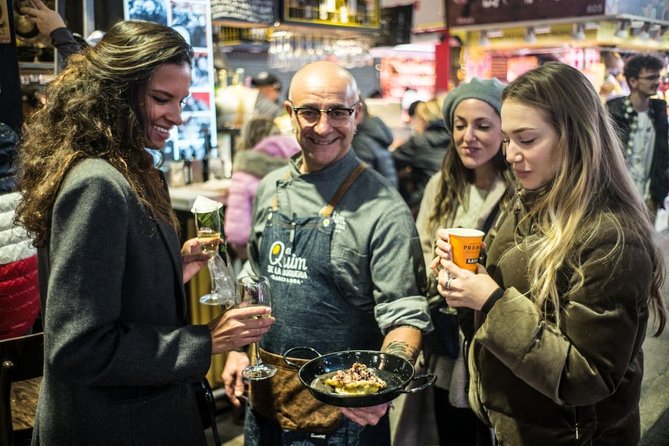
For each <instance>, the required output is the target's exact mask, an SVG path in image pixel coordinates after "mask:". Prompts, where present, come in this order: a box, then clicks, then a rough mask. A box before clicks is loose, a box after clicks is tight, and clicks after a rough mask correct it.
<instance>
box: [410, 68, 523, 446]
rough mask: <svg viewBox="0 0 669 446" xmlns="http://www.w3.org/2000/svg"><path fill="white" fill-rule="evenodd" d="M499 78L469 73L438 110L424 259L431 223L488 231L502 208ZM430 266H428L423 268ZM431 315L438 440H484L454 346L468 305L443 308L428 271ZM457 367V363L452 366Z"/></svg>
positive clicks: (466, 328) (428, 358) (423, 210)
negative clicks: (444, 135)
mask: <svg viewBox="0 0 669 446" xmlns="http://www.w3.org/2000/svg"><path fill="white" fill-rule="evenodd" d="M503 89H504V85H503V84H502V83H501V82H499V81H498V80H497V79H493V80H480V79H476V78H475V79H472V80H471V81H470V82H467V83H463V84H461V85H459V86H458V87H457V88H455V89H454V90H452V91H451V92H450V93H448V95H447V96H446V99H445V101H444V105H443V116H444V121H445V124H446V129H447V130H448V133H449V134H450V135H451V143H450V146H449V149H448V150H447V151H446V155H445V156H444V160H443V163H442V165H441V170H440V171H439V172H437V173H436V174H435V175H434V176H432V178H431V179H430V181H429V182H428V184H427V186H426V188H425V195H424V196H423V200H422V201H421V205H420V210H419V212H418V217H417V219H416V226H417V228H418V233H419V235H420V240H421V245H422V248H423V255H424V258H425V263H426V264H427V266H428V267H429V266H430V263H431V262H432V259H433V258H434V250H433V249H434V242H435V238H436V233H437V229H439V228H447V227H467V228H476V229H481V230H483V231H484V232H487V231H488V229H489V228H490V227H491V226H492V223H493V221H494V219H495V218H496V216H497V215H499V211H500V207H503V206H504V204H505V203H507V202H508V201H509V197H510V196H511V193H510V192H511V190H512V188H511V184H512V179H511V176H510V174H509V172H508V171H507V166H506V163H505V162H504V157H503V155H502V150H501V149H502V139H503V138H502V130H501V119H500V115H499V110H500V104H501V100H502V91H503ZM428 270H429V268H428ZM431 284H432V286H431V294H432V298H431V301H432V305H431V315H432V320H433V322H434V325H435V331H433V332H432V333H429V334H428V335H426V336H425V337H424V342H423V345H424V347H423V355H424V356H423V360H424V361H425V366H426V368H427V369H428V370H429V371H430V373H434V374H436V375H437V376H438V379H437V383H436V385H435V386H434V394H435V398H434V409H435V411H434V414H435V417H436V425H437V430H438V434H439V443H440V444H458V445H477V444H481V445H484V444H490V434H489V431H488V430H487V429H486V428H485V427H483V429H480V430H481V432H482V433H481V434H480V435H478V436H479V437H481V438H480V439H479V440H477V424H478V423H477V419H476V416H475V415H474V413H473V412H472V411H471V410H470V409H469V408H468V404H467V398H466V390H465V388H466V384H467V378H466V366H465V362H464V359H463V355H462V354H461V352H460V351H459V350H460V349H459V347H460V344H461V342H460V330H459V327H458V325H459V324H458V319H460V324H461V325H462V331H463V333H464V335H465V340H466V341H468V340H470V339H471V337H472V336H473V331H474V327H473V311H471V310H469V309H462V310H461V311H459V315H454V314H447V313H445V311H446V304H445V301H444V299H443V298H442V297H441V296H440V295H439V294H438V293H437V286H436V285H437V283H436V276H432V277H431ZM454 367H455V369H454Z"/></svg>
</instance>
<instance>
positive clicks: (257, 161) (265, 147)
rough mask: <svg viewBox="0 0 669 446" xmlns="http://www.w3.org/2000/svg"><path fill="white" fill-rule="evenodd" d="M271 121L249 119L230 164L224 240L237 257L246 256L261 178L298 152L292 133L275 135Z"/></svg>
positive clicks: (285, 162) (275, 131)
mask: <svg viewBox="0 0 669 446" xmlns="http://www.w3.org/2000/svg"><path fill="white" fill-rule="evenodd" d="M270 124H272V120H271V119H269V118H264V117H255V118H251V120H250V121H249V122H248V123H247V124H246V126H245V128H244V130H245V132H246V136H245V137H244V138H242V140H243V141H245V143H244V144H243V145H242V146H241V147H244V148H242V149H238V150H237V152H236V153H235V159H234V162H233V164H232V177H231V178H230V190H229V192H228V198H227V203H226V208H225V225H224V228H225V237H226V240H227V242H228V243H229V245H230V247H231V248H232V249H233V251H234V253H235V254H236V256H237V257H238V258H239V259H240V260H246V257H247V254H246V243H247V242H248V240H249V234H250V232H251V217H252V210H253V199H254V198H255V195H256V189H257V188H258V184H259V183H260V180H261V179H262V178H264V177H265V175H267V174H268V173H269V172H271V171H273V170H275V169H278V168H280V167H283V166H285V165H287V164H288V159H289V158H290V157H291V156H293V155H295V154H296V153H298V152H299V151H300V146H299V145H298V144H297V140H296V139H295V137H294V136H293V135H278V134H277V133H278V129H276V127H275V126H274V125H273V124H272V125H270ZM249 144H253V145H252V146H248V145H249Z"/></svg>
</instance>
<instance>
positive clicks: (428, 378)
mask: <svg viewBox="0 0 669 446" xmlns="http://www.w3.org/2000/svg"><path fill="white" fill-rule="evenodd" d="M420 379H425V380H426V382H425V384H423V385H421V386H418V387H414V388H413V389H409V390H406V389H401V390H400V392H401V393H416V392H420V391H421V390H423V389H427V388H428V387H430V386H431V385H432V384H434V383H435V381H437V375H432V374H427V375H418V376H414V377H413V378H412V379H411V381H418V380H420Z"/></svg>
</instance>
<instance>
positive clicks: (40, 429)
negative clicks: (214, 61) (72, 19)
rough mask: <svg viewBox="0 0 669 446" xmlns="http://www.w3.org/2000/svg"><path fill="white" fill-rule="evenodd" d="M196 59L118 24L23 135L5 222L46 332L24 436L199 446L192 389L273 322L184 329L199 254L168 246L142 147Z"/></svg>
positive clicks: (167, 122)
mask: <svg viewBox="0 0 669 446" xmlns="http://www.w3.org/2000/svg"><path fill="white" fill-rule="evenodd" d="M192 56H193V52H192V49H191V47H190V45H188V44H187V43H186V42H185V41H184V39H183V38H182V37H181V36H180V35H179V34H178V33H177V32H175V31H174V30H172V29H170V28H168V27H165V26H162V25H158V24H155V23H149V22H138V21H126V22H119V23H117V24H116V25H114V26H113V27H112V28H111V29H110V30H109V31H108V32H107V34H106V35H105V37H104V38H103V39H102V40H101V41H100V42H99V43H98V44H97V45H96V46H95V47H94V48H88V49H86V50H84V51H83V53H81V54H75V55H73V56H71V58H70V60H69V64H68V67H67V68H66V69H65V70H64V71H63V72H62V73H61V74H60V75H59V76H58V77H57V78H56V79H55V80H54V81H53V82H52V83H51V84H50V85H49V86H48V87H47V89H46V97H47V101H46V104H45V105H44V107H42V108H41V109H40V110H39V111H38V112H37V113H36V114H35V115H34V116H33V117H32V119H31V120H30V122H29V123H28V124H27V125H26V127H25V129H24V136H25V139H24V142H23V144H22V146H21V151H20V163H19V175H20V176H19V186H20V191H21V192H22V194H23V200H22V202H21V203H20V205H19V207H18V210H17V221H18V223H19V224H21V225H22V226H24V227H25V228H26V229H27V230H28V231H29V233H30V234H31V235H32V236H33V237H34V240H35V242H34V243H35V245H36V246H37V247H38V253H39V276H40V288H41V299H42V308H43V311H44V341H45V351H44V380H43V383H42V388H41V391H40V398H39V405H38V410H37V419H36V423H35V431H34V435H33V444H100V445H120V444H161V445H184V444H189V445H196V444H202V445H204V444H206V441H205V437H204V433H203V429H202V424H201V419H200V415H199V413H198V409H197V404H196V400H195V396H194V393H193V386H191V383H192V382H195V381H199V380H202V379H203V378H204V375H205V373H206V372H207V370H208V368H209V364H210V361H211V355H212V354H217V353H222V352H224V351H226V350H230V349H232V348H237V347H240V346H242V345H245V344H248V343H250V342H255V341H257V340H258V339H259V336H260V335H261V334H262V333H264V332H266V331H267V330H268V327H269V326H270V325H271V323H272V322H273V321H272V319H271V318H260V319H257V320H251V319H249V317H250V316H254V315H259V314H264V313H265V312H266V311H253V310H251V309H243V310H232V311H229V312H227V313H226V314H225V315H223V316H221V317H219V318H217V319H215V320H213V321H211V322H210V323H209V324H208V325H188V324H187V309H186V307H185V306H186V303H185V296H184V289H183V282H185V281H187V280H188V279H189V278H190V277H191V276H192V275H193V274H194V273H195V272H197V270H199V268H200V267H201V266H202V265H203V264H204V263H205V260H206V256H204V255H203V254H202V252H201V247H200V246H199V243H198V242H197V240H195V239H193V240H189V241H187V242H186V243H185V244H184V245H183V247H182V248H181V250H180V248H179V239H178V235H177V230H176V226H177V222H176V218H175V216H174V213H173V211H172V209H171V205H170V198H169V194H168V193H167V190H166V187H165V183H164V181H163V179H162V177H161V175H160V174H159V171H158V170H156V169H154V167H153V165H152V158H151V155H150V154H149V153H148V152H147V151H146V150H145V148H147V147H148V148H155V149H160V148H162V147H163V145H164V144H165V142H166V140H167V139H168V137H169V135H170V130H171V129H172V128H173V127H175V126H178V125H180V124H181V123H182V119H181V103H182V101H183V99H184V98H185V97H186V96H188V94H189V91H188V90H189V86H190V80H191V63H192ZM265 321H267V322H265Z"/></svg>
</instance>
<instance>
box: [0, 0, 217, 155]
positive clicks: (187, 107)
mask: <svg viewBox="0 0 669 446" xmlns="http://www.w3.org/2000/svg"><path fill="white" fill-rule="evenodd" d="M0 1H2V0H0ZM123 7H124V14H125V18H126V19H130V20H148V21H152V22H157V23H161V24H163V25H167V26H171V27H172V28H174V29H175V30H176V31H177V32H179V33H180V34H181V35H182V36H183V37H184V39H185V40H186V41H187V42H188V43H189V44H190V45H191V46H192V47H193V50H194V53H195V54H194V58H193V67H192V69H193V72H192V81H191V88H190V94H191V95H190V97H188V98H186V100H185V101H184V105H183V109H182V110H183V114H182V118H183V120H184V123H183V124H182V125H180V126H179V127H178V128H176V129H173V130H172V137H171V138H170V140H169V141H168V143H167V145H166V147H167V150H163V153H164V155H165V159H166V160H179V159H181V158H182V157H183V156H185V157H186V158H188V159H202V158H203V157H204V156H206V147H208V146H211V145H216V138H217V135H216V109H215V107H212V106H211V98H212V97H214V60H213V59H214V58H213V43H212V37H211V35H212V34H211V33H212V31H211V13H210V0H124V5H123ZM206 138H209V141H208V142H205V141H206Z"/></svg>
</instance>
